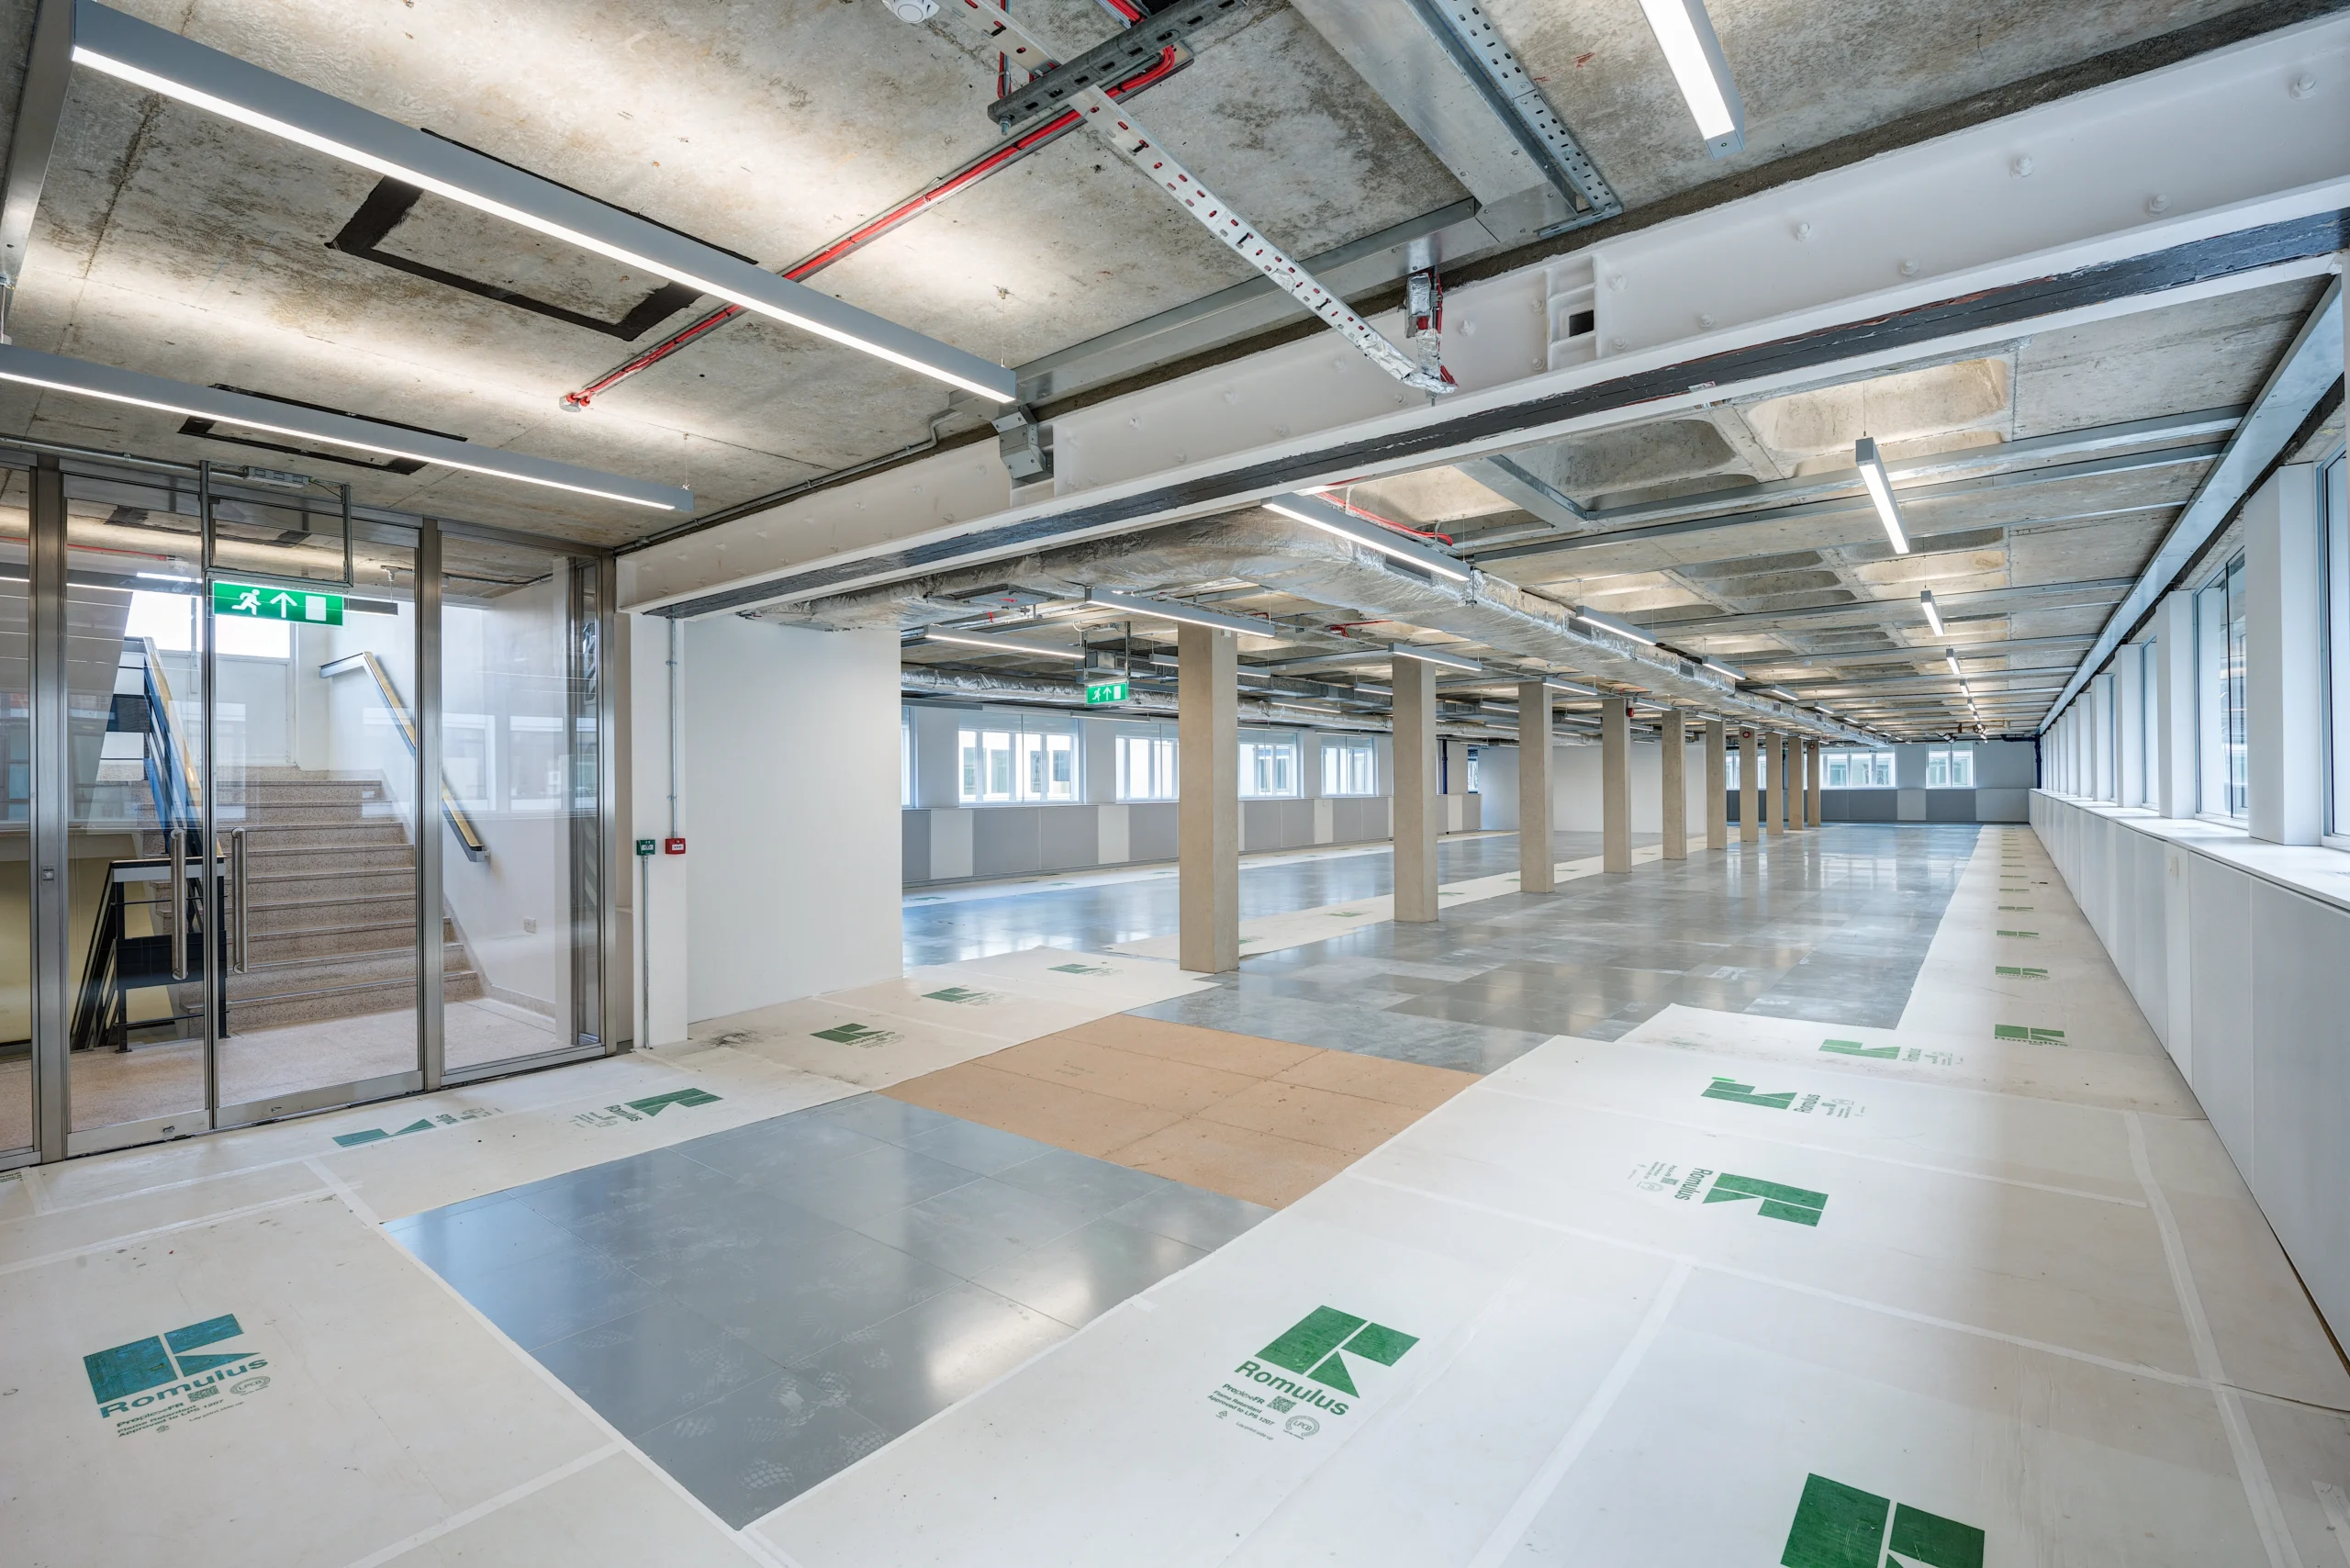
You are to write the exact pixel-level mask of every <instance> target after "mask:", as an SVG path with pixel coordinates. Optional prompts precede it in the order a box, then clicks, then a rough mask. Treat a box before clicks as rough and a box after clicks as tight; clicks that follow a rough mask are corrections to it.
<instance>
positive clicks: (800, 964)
mask: <svg viewBox="0 0 2350 1568" xmlns="http://www.w3.org/2000/svg"><path fill="white" fill-rule="evenodd" d="M685 643H686V666H685V682H684V692H685V735H686V756H685V769H684V772H685V781H686V782H685V818H686V837H687V841H688V846H687V849H688V852H687V856H686V859H687V868H686V869H687V879H688V888H689V892H688V899H687V909H688V913H687V919H688V924H689V926H690V928H691V931H692V940H691V943H690V953H689V956H688V960H687V1002H688V1011H689V1013H690V1014H691V1015H692V1016H693V1017H694V1018H697V1019H700V1018H712V1017H720V1016H722V1015H724V1014H731V1013H740V1012H743V1011H745V1010H746V1009H749V1008H754V1007H766V1006H770V1005H772V1004H773V1003H776V1002H788V1001H790V1000H791V999H792V998H794V997H800V996H808V995H812V994H814V993H816V992H818V991H838V990H841V989H843V988H845V987H849V986H857V985H865V984H869V983H871V982H872V981H875V980H888V979H890V978H892V977H894V976H895V975H897V974H898V973H899V969H900V955H901V951H902V947H901V935H900V911H901V890H900V873H899V847H900V845H899V822H898V718H899V694H898V639H897V635H896V633H893V632H890V631H886V630H885V631H875V632H811V631H806V630H803V629H801V628H798V627H788V626H774V625H769V624H767V623H765V622H755V621H745V620H744V619H742V618H741V617H740V616H733V615H722V616H717V617H715V618H713V619H711V620H708V621H697V622H691V623H690V624H689V625H688V627H687V628H686V638H685ZM654 918H655V919H656V920H657V919H658V918H659V915H658V913H657V911H656V913H655V917H654Z"/></svg>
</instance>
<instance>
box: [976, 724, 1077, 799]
mask: <svg viewBox="0 0 2350 1568" xmlns="http://www.w3.org/2000/svg"><path fill="white" fill-rule="evenodd" d="M957 749H958V751H959V752H960V754H961V757H962V777H961V778H960V780H959V787H958V789H957V798H958V799H959V800H960V801H962V803H963V804H965V805H967V806H971V805H990V806H991V805H1005V804H1010V803H1012V802H1013V801H1020V802H1024V803H1038V802H1047V801H1075V800H1076V799H1077V737H1076V736H1074V735H1069V734H1056V733H1053V732H1050V731H1042V732H1032V731H1030V730H1027V729H1024V728H1023V729H1018V730H965V731H963V732H962V734H961V735H960V736H959V737H958V746H957Z"/></svg>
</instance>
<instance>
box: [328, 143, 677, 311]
mask: <svg viewBox="0 0 2350 1568" xmlns="http://www.w3.org/2000/svg"><path fill="white" fill-rule="evenodd" d="M423 194H424V193H423V192H422V191H420V190H419V189H417V188H416V187H415V186H414V185H403V184H401V183H400V182H399V181H397V180H395V179H393V178H391V177H390V176H389V175H386V177H385V178H383V179H381V180H378V181H376V182H375V189H374V190H372V191H369V192H368V193H367V199H366V200H365V201H363V202H361V203H360V204H359V210H358V211H357V212H354V213H353V214H352V215H351V221H350V222H348V223H346V224H344V225H343V226H342V232H341V233H340V234H337V235H336V236H335V237H334V238H333V239H331V240H330V241H327V245H328V247H329V248H330V249H332V250H337V251H341V252H343V253H344V254H345V255H351V256H357V257H358V258H359V259H360V260H361V261H363V262H374V263H377V264H378V265H380V266H386V267H394V268H397V270H399V271H401V272H404V273H407V274H409V275H410V276H413V277H420V278H424V279H427V280H428V281H430V282H432V283H439V284H446V285H447V286H450V287H451V288H462V289H464V291H465V292H466V293H467V294H477V295H479V296H481V297H483V298H484V299H495V300H497V301H498V302H499V303H500V304H503V305H512V306H516V307H518V308H521V309H524V310H529V311H532V312H533V313H535V314H537V315H541V316H550V317H553V318H554V319H555V320H558V321H563V322H566V323H568V324H569V325H571V326H574V327H585V328H587V329H588V330H589V331H591V332H602V333H604V334H606V335H607V336H610V337H615V338H619V339H621V340H623V341H626V340H628V339H632V338H640V337H643V335H644V334H645V333H646V332H649V331H651V330H653V329H654V327H655V326H656V325H658V324H659V323H660V322H661V321H662V320H664V319H666V318H668V317H671V316H674V315H676V314H677V312H678V311H680V310H683V309H684V308H686V307H687V306H688V305H691V304H692V303H693V302H694V300H695V299H696V298H697V297H698V296H697V295H696V293H695V291H694V290H693V289H690V288H688V287H687V286H685V285H684V284H682V283H665V284H663V285H662V286H660V287H658V288H656V289H655V290H654V291H653V292H652V293H650V294H648V295H646V296H645V297H643V299H641V300H639V301H637V303H636V304H635V305H634V306H633V307H632V308H630V310H629V313H628V314H627V315H625V316H623V317H621V319H619V320H617V321H607V320H604V319H600V318H599V317H595V316H589V315H587V314H585V313H584V312H581V311H577V310H573V309H570V308H567V307H565V306H561V305H551V304H549V303H548V302H547V301H545V300H543V299H533V298H532V297H530V296H529V295H527V294H522V293H519V292H517V291H516V290H514V289H510V288H503V287H500V286H498V285H497V284H494V283H483V282H482V281H481V280H480V279H478V278H470V277H466V276H464V275H463V274H458V273H453V272H450V271H449V270H448V269H447V268H445V267H436V266H434V265H433V264H432V263H430V262H420V261H416V260H414V259H412V258H410V257H408V256H402V255H397V254H395V253H394V252H390V251H386V250H380V249H378V247H379V246H380V245H381V244H382V242H383V240H384V237H385V236H386V235H387V234H389V233H390V232H391V231H392V230H394V229H396V228H397V227H398V226H399V223H400V220H401V219H402V218H406V217H407V216H408V210H409V209H410V208H411V207H415V206H416V201H417V198H418V197H419V196H422V195H423Z"/></svg>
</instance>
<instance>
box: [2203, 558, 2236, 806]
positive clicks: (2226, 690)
mask: <svg viewBox="0 0 2350 1568" xmlns="http://www.w3.org/2000/svg"><path fill="white" fill-rule="evenodd" d="M2195 738H2196V747H2195V750H2196V758H2195V761H2196V768H2195V774H2196V795H2197V810H2198V811H2199V812H2203V813H2204V814H2205V815H2208V816H2215V817H2241V816H2243V815H2244V806H2245V795H2246V789H2245V786H2246V783H2247V780H2248V773H2247V770H2246V766H2245V755H2244V554H2243V552H2241V551H2239V552H2237V554H2236V556H2235V558H2234V559H2233V560H2232V561H2230V562H2229V563H2228V564H2227V566H2225V567H2224V568H2222V569H2221V571H2220V572H2219V574H2218V575H2217V576H2215V577H2212V579H2211V581H2210V584H2209V585H2207V586H2206V587H2205V588H2202V589H2201V590H2199V592H2198V593H2197V594H2196V596H2195Z"/></svg>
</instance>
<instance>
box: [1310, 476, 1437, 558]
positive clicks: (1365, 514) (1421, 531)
mask: <svg viewBox="0 0 2350 1568" xmlns="http://www.w3.org/2000/svg"><path fill="white" fill-rule="evenodd" d="M1331 488H1332V489H1336V488H1337V487H1336V486H1333V487H1331ZM1309 494H1313V495H1317V496H1320V497H1321V498H1323V499H1324V500H1326V501H1328V502H1329V503H1330V504H1331V505H1332V506H1334V507H1337V509H1338V510H1340V511H1342V512H1345V513H1347V514H1348V516H1350V517H1359V518H1360V519H1362V520H1363V521H1365V522H1375V523H1377V524H1379V526H1380V527H1382V528H1386V529H1393V531H1394V532H1397V533H1400V534H1402V535H1404V537H1405V538H1406V539H1438V540H1442V541H1443V542H1444V543H1447V544H1449V543H1452V535H1450V534H1449V533H1438V532H1437V531H1436V530H1435V529H1433V528H1414V527H1413V526H1412V525H1411V524H1410V523H1408V522H1397V521H1395V520H1394V519H1393V518H1392V517H1382V516H1380V515H1379V514H1378V513H1377V512H1375V511H1365V510H1363V509H1362V508H1360V507H1359V506H1357V505H1355V504H1354V502H1352V501H1350V500H1348V499H1347V498H1345V497H1343V496H1335V495H1332V494H1331V493H1330V491H1329V490H1315V491H1311V492H1309Z"/></svg>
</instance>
